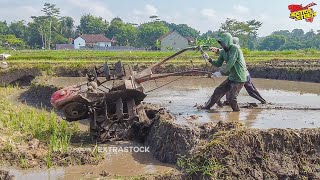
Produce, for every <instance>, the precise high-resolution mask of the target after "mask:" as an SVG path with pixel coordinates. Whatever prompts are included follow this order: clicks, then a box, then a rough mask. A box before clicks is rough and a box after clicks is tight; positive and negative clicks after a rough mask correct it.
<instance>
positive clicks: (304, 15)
mask: <svg viewBox="0 0 320 180" xmlns="http://www.w3.org/2000/svg"><path fill="white" fill-rule="evenodd" d="M315 5H317V4H316V3H310V4H308V5H306V6H302V4H300V5H298V4H292V5H289V6H288V9H289V10H290V18H291V19H295V20H296V21H299V20H303V19H305V20H306V21H307V22H310V23H311V22H313V19H314V17H316V15H317V13H316V12H315V11H314V10H313V9H312V8H311V7H312V6H315Z"/></svg>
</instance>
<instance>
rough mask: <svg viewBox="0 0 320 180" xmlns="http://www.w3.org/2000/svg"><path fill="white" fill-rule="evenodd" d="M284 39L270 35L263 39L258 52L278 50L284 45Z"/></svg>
mask: <svg viewBox="0 0 320 180" xmlns="http://www.w3.org/2000/svg"><path fill="white" fill-rule="evenodd" d="M285 42H286V38H285V37H284V36H283V35H270V36H267V37H265V38H264V39H263V40H262V41H261V42H260V44H259V50H269V51H275V50H278V49H279V48H280V47H281V46H282V45H283V44H284V43H285Z"/></svg>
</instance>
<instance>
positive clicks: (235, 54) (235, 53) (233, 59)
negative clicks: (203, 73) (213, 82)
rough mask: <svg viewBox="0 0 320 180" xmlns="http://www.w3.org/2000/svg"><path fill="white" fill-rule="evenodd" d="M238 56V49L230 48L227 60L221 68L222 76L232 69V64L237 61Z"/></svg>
mask: <svg viewBox="0 0 320 180" xmlns="http://www.w3.org/2000/svg"><path fill="white" fill-rule="evenodd" d="M238 55H239V50H238V48H231V49H230V52H229V59H228V62H227V64H226V65H224V66H223V67H222V68H221V72H222V73H223V74H227V73H228V72H229V71H230V69H231V68H232V67H233V65H234V63H235V62H236V61H237V58H238Z"/></svg>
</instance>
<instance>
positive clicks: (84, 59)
mask: <svg viewBox="0 0 320 180" xmlns="http://www.w3.org/2000/svg"><path fill="white" fill-rule="evenodd" d="M243 52H244V56H245V59H246V61H247V62H248V63H250V62H261V61H268V60H274V59H279V60H301V59H303V60H310V59H317V60H318V59H320V50H314V49H308V50H297V51H248V50H243ZM6 53H8V52H6ZM173 53H174V52H147V51H144V52H136V51H133V52H128V51H121V52H119V51H115V52H112V51H88V50H81V51H80V50H79V51H78V50H59V51H57V50H22V51H14V52H13V51H12V52H11V55H12V57H10V59H8V61H9V62H10V63H11V64H15V65H25V64H38V63H40V64H60V65H61V63H64V64H81V65H85V64H92V63H102V62H105V61H108V62H116V61H118V60H121V61H122V62H124V63H129V64H130V63H154V62H158V61H160V60H162V59H164V58H166V57H168V56H170V55H172V54H173ZM209 55H210V56H212V57H213V58H216V56H215V55H214V54H213V53H211V52H210V53H209ZM190 60H192V62H193V63H195V64H202V63H203V62H204V61H203V59H202V58H201V55H200V53H199V52H197V53H196V52H194V51H190V52H186V53H184V54H181V55H179V56H177V57H176V58H174V59H172V60H170V61H168V63H172V64H190Z"/></svg>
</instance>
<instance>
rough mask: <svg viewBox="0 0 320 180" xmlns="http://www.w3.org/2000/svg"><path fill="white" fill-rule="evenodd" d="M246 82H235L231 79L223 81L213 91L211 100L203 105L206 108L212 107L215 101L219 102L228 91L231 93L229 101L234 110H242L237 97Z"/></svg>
mask: <svg viewBox="0 0 320 180" xmlns="http://www.w3.org/2000/svg"><path fill="white" fill-rule="evenodd" d="M243 85H244V83H239V82H233V81H230V80H228V79H227V80H225V81H223V82H222V83H221V84H220V85H219V86H218V87H217V88H216V89H215V90H214V92H213V94H212V96H211V97H210V99H209V101H208V102H207V103H206V104H205V106H204V107H203V108H204V109H210V108H211V107H212V106H213V105H214V104H215V103H217V102H218V101H219V100H220V99H221V98H222V97H223V96H224V95H225V94H226V93H227V92H229V93H230V95H229V96H228V99H227V100H228V101H229V103H230V106H231V108H232V109H233V111H240V108H239V106H238V102H237V97H238V95H239V92H240V90H241V88H242V87H243Z"/></svg>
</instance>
